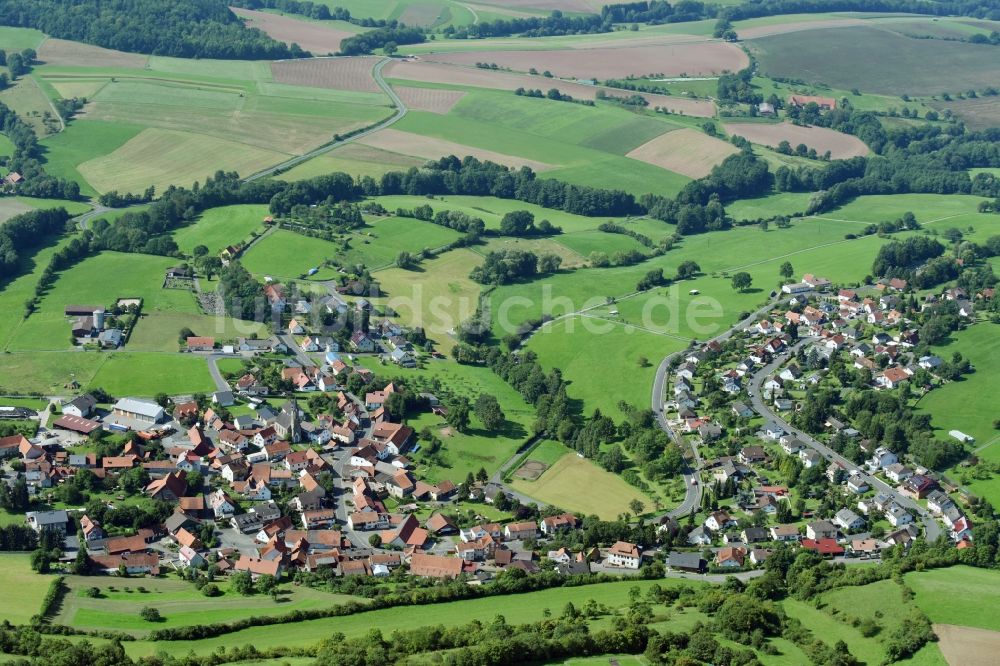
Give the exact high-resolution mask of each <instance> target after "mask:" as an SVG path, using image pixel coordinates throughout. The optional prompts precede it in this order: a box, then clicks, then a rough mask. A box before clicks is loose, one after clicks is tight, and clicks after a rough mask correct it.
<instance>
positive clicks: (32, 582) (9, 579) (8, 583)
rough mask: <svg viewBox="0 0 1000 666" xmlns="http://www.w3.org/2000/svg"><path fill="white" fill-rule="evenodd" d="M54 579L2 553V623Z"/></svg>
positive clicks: (30, 605)
mask: <svg viewBox="0 0 1000 666" xmlns="http://www.w3.org/2000/svg"><path fill="white" fill-rule="evenodd" d="M0 37H2V33H0ZM17 518H18V522H23V520H24V517H23V516H18V517H17ZM52 580H53V576H42V575H40V574H37V573H35V572H34V571H32V570H31V560H30V554H29V553H2V554H0V583H2V585H3V589H4V602H3V604H0V621H3V622H10V623H11V624H28V621H29V620H30V619H31V616H32V615H35V614H36V613H38V611H40V610H41V608H42V600H43V599H44V598H45V593H46V592H48V591H49V584H50V583H51V582H52Z"/></svg>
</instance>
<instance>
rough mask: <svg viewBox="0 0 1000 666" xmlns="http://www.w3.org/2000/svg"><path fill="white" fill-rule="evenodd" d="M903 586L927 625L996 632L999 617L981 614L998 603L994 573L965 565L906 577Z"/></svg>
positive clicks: (999, 581)
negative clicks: (912, 594)
mask: <svg viewBox="0 0 1000 666" xmlns="http://www.w3.org/2000/svg"><path fill="white" fill-rule="evenodd" d="M906 584H907V585H909V586H910V587H911V588H913V591H914V592H915V593H916V597H915V598H914V601H915V602H916V604H917V605H918V606H920V608H921V609H922V610H923V611H924V612H925V613H926V614H927V616H928V617H929V618H930V619H931V622H937V623H941V624H957V625H960V626H965V627H978V628H980V629H989V630H992V631H1000V617H998V616H997V615H996V613H984V612H983V609H984V608H995V607H996V604H998V603H1000V574H998V573H997V572H996V571H989V570H986V569H974V568H972V567H965V566H957V567H949V568H947V569H934V570H931V571H920V572H914V573H909V574H906Z"/></svg>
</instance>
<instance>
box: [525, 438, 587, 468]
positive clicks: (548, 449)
mask: <svg viewBox="0 0 1000 666" xmlns="http://www.w3.org/2000/svg"><path fill="white" fill-rule="evenodd" d="M570 453H572V454H575V453H576V452H575V451H573V450H571V449H570V448H569V447H568V446H566V445H565V444H563V443H561V442H556V441H553V440H551V439H545V440H542V441H541V442H540V443H539V444H538V446H536V447H535V448H533V449H532V450H531V453H529V454H528V457H527V458H526V460H534V461H536V462H540V463H545V464H546V465H548V466H550V467H551V466H552V465H554V464H555V463H556V461H558V460H559V459H560V458H562V457H563V456H565V455H567V454H570Z"/></svg>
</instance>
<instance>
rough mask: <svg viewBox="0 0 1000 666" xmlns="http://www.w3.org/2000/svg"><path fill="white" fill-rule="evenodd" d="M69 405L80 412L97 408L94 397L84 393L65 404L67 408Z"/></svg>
mask: <svg viewBox="0 0 1000 666" xmlns="http://www.w3.org/2000/svg"><path fill="white" fill-rule="evenodd" d="M69 405H72V406H74V407H76V408H78V409H80V410H81V411H88V410H91V409H93V408H94V407H96V406H97V399H96V398H94V396H92V395H90V394H89V393H85V394H83V395H79V396H77V397H75V398H73V399H72V400H70V401H69V402H68V403H66V406H67V407H68V406H69Z"/></svg>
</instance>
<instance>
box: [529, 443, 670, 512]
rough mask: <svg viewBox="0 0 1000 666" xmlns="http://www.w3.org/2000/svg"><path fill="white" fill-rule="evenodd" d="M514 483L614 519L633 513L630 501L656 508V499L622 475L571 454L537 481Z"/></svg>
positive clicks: (565, 504) (570, 506)
mask: <svg viewBox="0 0 1000 666" xmlns="http://www.w3.org/2000/svg"><path fill="white" fill-rule="evenodd" d="M510 486H511V487H512V488H513V489H514V490H516V491H518V492H520V493H524V494H525V495H528V496H529V497H533V498H535V499H538V500H541V501H542V502H545V503H546V504H551V505H553V506H558V507H560V508H563V509H566V510H568V511H579V512H580V513H584V514H586V515H596V516H598V517H599V518H602V519H604V520H614V519H616V518H617V517H618V516H619V515H620V514H622V513H626V512H628V513H631V511H632V510H631V509H630V508H629V503H630V502H631V501H632V500H639V501H640V502H642V503H643V505H644V506H645V507H646V510H652V508H653V503H652V500H651V499H650V498H649V496H647V495H646V494H645V493H643V492H642V491H640V490H639V489H638V488H635V487H633V486H630V485H629V484H628V483H626V482H625V480H624V479H622V477H620V476H618V475H617V474H612V473H611V472H608V471H606V470H604V469H602V468H601V467H599V466H598V465H597V464H596V463H594V462H593V461H590V460H587V459H586V458H584V457H582V456H579V455H577V454H576V453H568V454H566V455H564V456H563V457H561V458H560V459H559V460H558V461H556V463H555V464H554V465H552V466H551V467H549V468H548V469H547V470H545V472H544V473H543V474H542V476H541V477H540V478H539V479H538V480H537V481H526V480H524V479H518V478H516V477H515V478H514V479H513V480H512V481H511V482H510Z"/></svg>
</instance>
